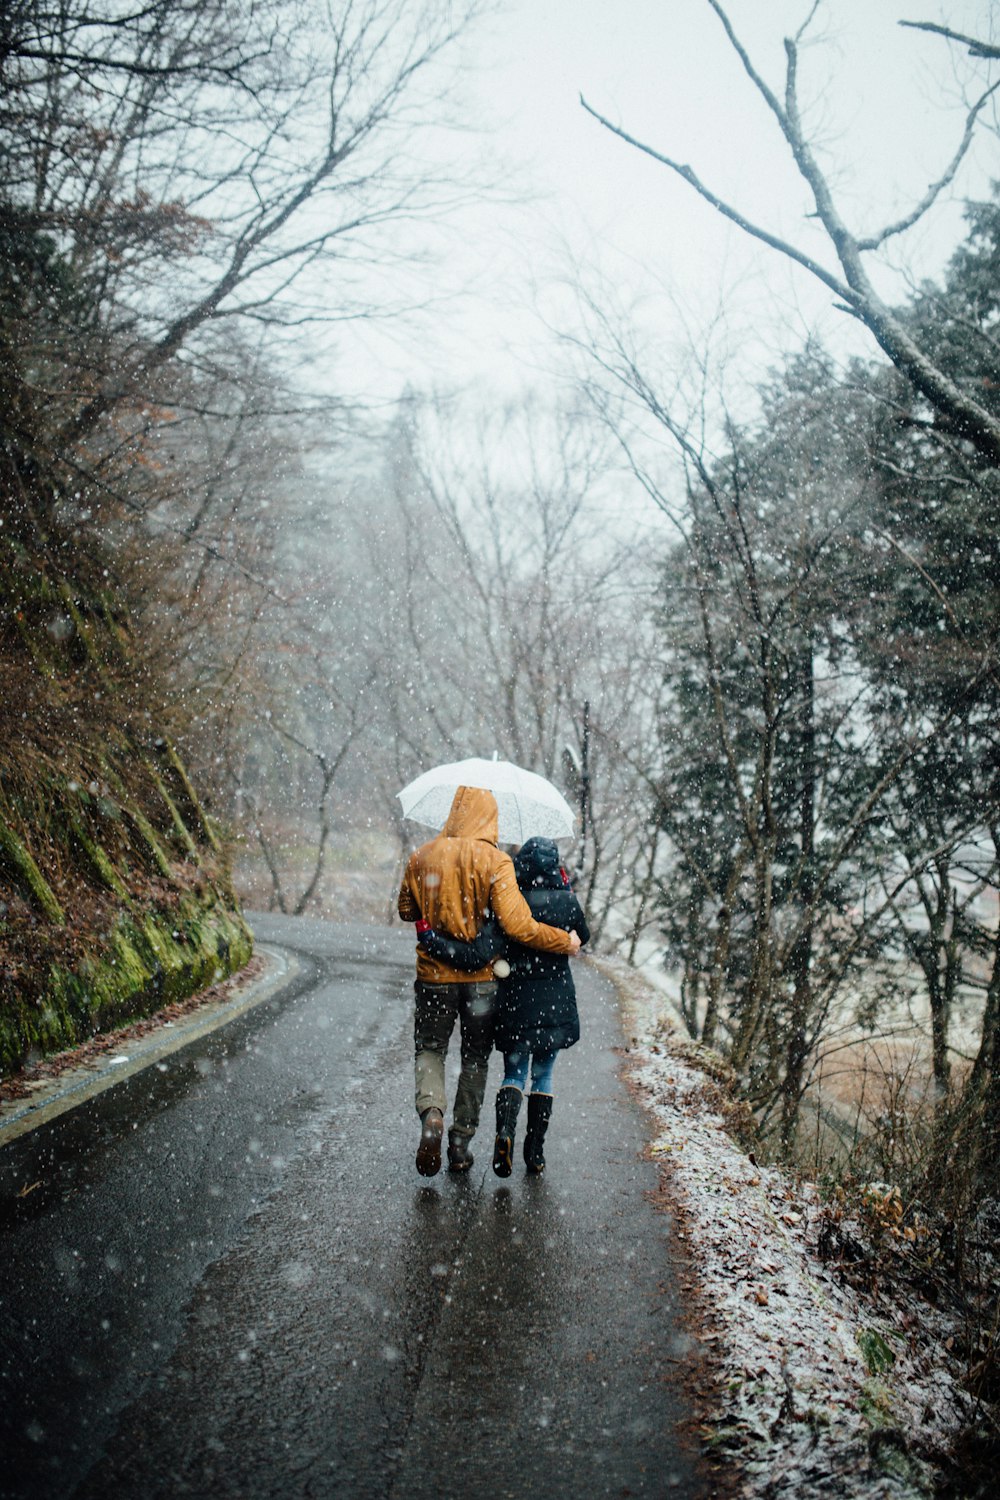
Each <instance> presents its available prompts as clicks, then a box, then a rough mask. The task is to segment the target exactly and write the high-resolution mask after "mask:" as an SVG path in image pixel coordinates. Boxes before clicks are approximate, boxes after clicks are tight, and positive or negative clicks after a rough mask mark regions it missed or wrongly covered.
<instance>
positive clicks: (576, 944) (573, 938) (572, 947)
mask: <svg viewBox="0 0 1000 1500" xmlns="http://www.w3.org/2000/svg"><path fill="white" fill-rule="evenodd" d="M582 947H583V944H582V943H581V942H580V934H579V933H578V932H571V933H570V935H569V956H570V958H575V957H576V955H577V954H578V953H579V951H580V949H581V948H582Z"/></svg>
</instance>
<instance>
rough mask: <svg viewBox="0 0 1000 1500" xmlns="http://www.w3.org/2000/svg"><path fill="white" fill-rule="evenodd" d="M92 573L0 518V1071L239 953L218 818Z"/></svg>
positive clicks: (139, 1012) (175, 995)
mask: <svg viewBox="0 0 1000 1500" xmlns="http://www.w3.org/2000/svg"><path fill="white" fill-rule="evenodd" d="M170 730H171V714H170V712H169V711H168V709H167V708H166V707H165V704H164V699H163V695H162V693H159V694H158V692H157V689H156V687H155V686H154V684H153V682H152V678H151V675H150V672H149V669H148V666H147V665H145V664H144V663H143V662H142V660H141V659H140V654H139V653H138V652H137V651H136V649H135V645H134V642H133V641H132V638H131V634H130V624H129V615H128V610H127V606H126V604H125V603H124V602H123V600H122V598H121V596H120V594H119V593H117V592H116V591H115V590H114V589H113V588H112V587H110V586H108V585H106V584H105V583H103V581H102V574H100V573H98V574H97V575H96V577H95V576H91V577H90V578H88V579H83V580H81V579H80V577H79V576H76V577H74V578H73V579H72V580H70V579H68V578H67V577H66V576H64V575H63V574H62V573H61V571H60V569H59V567H58V564H57V563H56V564H53V563H52V561H51V558H50V559H49V560H46V559H44V558H43V559H39V557H38V555H37V554H34V555H33V554H31V553H29V552H28V551H27V550H26V549H25V548H23V547H20V546H19V545H18V544H17V542H16V540H14V539H12V538H9V537H2V534H0V1070H2V1071H3V1072H8V1071H11V1070H13V1069H16V1068H17V1067H19V1066H20V1065H21V1064H22V1063H23V1062H24V1061H25V1060H26V1059H27V1058H29V1057H31V1056H35V1055H38V1054H40V1053H44V1052H50V1051H56V1050H59V1049H61V1048H64V1047H70V1046H73V1045H75V1044H76V1043H78V1042H80V1041H82V1040H84V1039H85V1038H87V1037H89V1036H92V1035H93V1034H94V1033H95V1032H96V1031H100V1030H104V1029H106V1028H108V1027H109V1026H113V1025H120V1024H122V1023H123V1022H125V1021H127V1020H131V1019H134V1018H137V1017H139V1016H144V1015H148V1014H149V1013H150V1012H152V1011H154V1010H156V1009H157V1008H158V1007H159V1006H161V1005H165V1004H169V1003H170V1002H172V1001H175V1000H178V999H182V998H184V997H185V996H187V995H189V994H192V993H194V992H195V991H196V990H199V989H202V988H204V987H206V986H207V985H210V984H212V983H214V982H215V981H216V980H217V979H219V978H221V977H223V976H224V975H226V974H229V973H231V972H233V971H234V970H235V969H237V968H240V967H242V965H243V964H244V963H245V962H246V961H247V959H248V958H249V957H250V953H251V951H252V940H251V936H250V933H249V930H248V929H247V926H246V924H245V923H244V921H243V919H242V917H241V915H240V913H239V909H238V906H237V903H236V900H235V897H234V895H233V890H232V882H231V878H230V871H229V862H228V857H227V850H226V847H225V843H224V841H223V838H222V836H221V831H220V829H219V828H218V827H217V826H216V825H215V823H214V822H213V820H212V819H211V818H210V817H209V816H208V815H207V814H206V812H205V810H204V808H203V806H202V804H201V802H200V800H199V798H198V795H197V793H196V791H195V789H194V787H193V786H192V783H191V780H190V777H189V775H188V773H187V770H186V768H185V765H184V763H183V761H182V759H181V757H180V755H179V754H178V752H177V749H176V747H175V743H174V739H173V737H172V735H171V732H170Z"/></svg>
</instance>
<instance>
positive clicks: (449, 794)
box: [396, 756, 573, 844]
mask: <svg viewBox="0 0 1000 1500" xmlns="http://www.w3.org/2000/svg"><path fill="white" fill-rule="evenodd" d="M460 786H479V787H485V788H486V790H487V791H489V792H492V793H493V795H494V797H495V798H496V799H497V813H498V815H499V823H500V831H499V835H498V837H499V841H500V843H501V844H523V843H524V841H525V839H529V838H545V839H569V838H572V837H573V810H572V808H571V807H570V806H569V803H568V802H567V801H566V799H565V797H564V796H563V795H562V793H561V792H559V791H557V790H556V788H555V787H554V786H553V785H552V783H551V781H546V780H545V777H544V776H536V775H535V773H534V771H524V770H522V769H521V767H520V766H515V765H514V764H513V763H512V762H511V761H509V760H480V759H479V758H478V757H476V756H473V757H472V758H471V759H470V760H456V761H453V762H452V763H451V765H447V766H435V767H434V769H433V770H432V771H425V772H424V773H423V775H422V776H418V777H417V779H416V781H411V782H410V784H409V786H404V788H403V790H402V791H401V792H397V793H396V795H397V796H398V798H399V800H400V803H401V804H402V808H403V816H404V818H411V819H412V820H413V822H414V823H423V824H424V825H425V826H426V827H427V828H443V827H444V825H445V823H446V822H447V820H448V814H449V812H450V811H451V804H452V799H453V798H454V796H455V793H456V792H457V791H458V788H459V787H460Z"/></svg>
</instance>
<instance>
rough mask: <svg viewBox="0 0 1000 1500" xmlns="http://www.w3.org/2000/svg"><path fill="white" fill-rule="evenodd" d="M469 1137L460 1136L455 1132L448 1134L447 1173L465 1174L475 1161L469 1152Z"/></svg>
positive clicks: (451, 1131) (450, 1131)
mask: <svg viewBox="0 0 1000 1500" xmlns="http://www.w3.org/2000/svg"><path fill="white" fill-rule="evenodd" d="M471 1139H472V1138H471V1136H467V1135H462V1134H461V1133H460V1132H459V1131H457V1130H449V1132H448V1171H449V1172H467V1171H468V1170H469V1168H470V1167H471V1166H472V1163H473V1162H474V1161H475V1157H474V1156H473V1154H472V1152H471V1151H470V1150H469V1142H470V1140H471Z"/></svg>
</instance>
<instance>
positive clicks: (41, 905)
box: [0, 815, 66, 927]
mask: <svg viewBox="0 0 1000 1500" xmlns="http://www.w3.org/2000/svg"><path fill="white" fill-rule="evenodd" d="M0 857H2V858H3V860H4V862H5V863H6V864H7V865H8V866H9V867H10V870H11V873H12V874H13V876H14V879H15V880H16V882H17V884H18V886H19V887H20V889H21V890H22V891H23V893H24V895H25V896H27V898H28V900H29V901H30V902H31V904H32V905H33V906H34V907H35V908H36V909H37V910H38V912H39V914H40V915H41V916H43V917H45V918H46V920H47V921H49V922H52V923H53V924H54V925H55V926H56V927H65V925H66V917H65V914H64V912H63V909H62V907H61V906H60V905H59V902H58V901H57V900H56V898H55V896H54V894H53V892H52V888H51V886H50V885H49V883H48V881H47V880H46V879H45V877H44V876H43V875H42V872H41V870H40V869H39V868H38V866H37V865H36V864H35V861H34V860H33V859H32V857H31V853H30V851H29V850H28V849H27V848H26V847H25V845H24V844H22V842H21V840H20V839H19V838H18V837H17V835H16V834H15V832H14V830H13V829H12V828H11V827H9V826H8V824H7V823H6V822H5V821H4V819H3V816H2V815H0Z"/></svg>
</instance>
